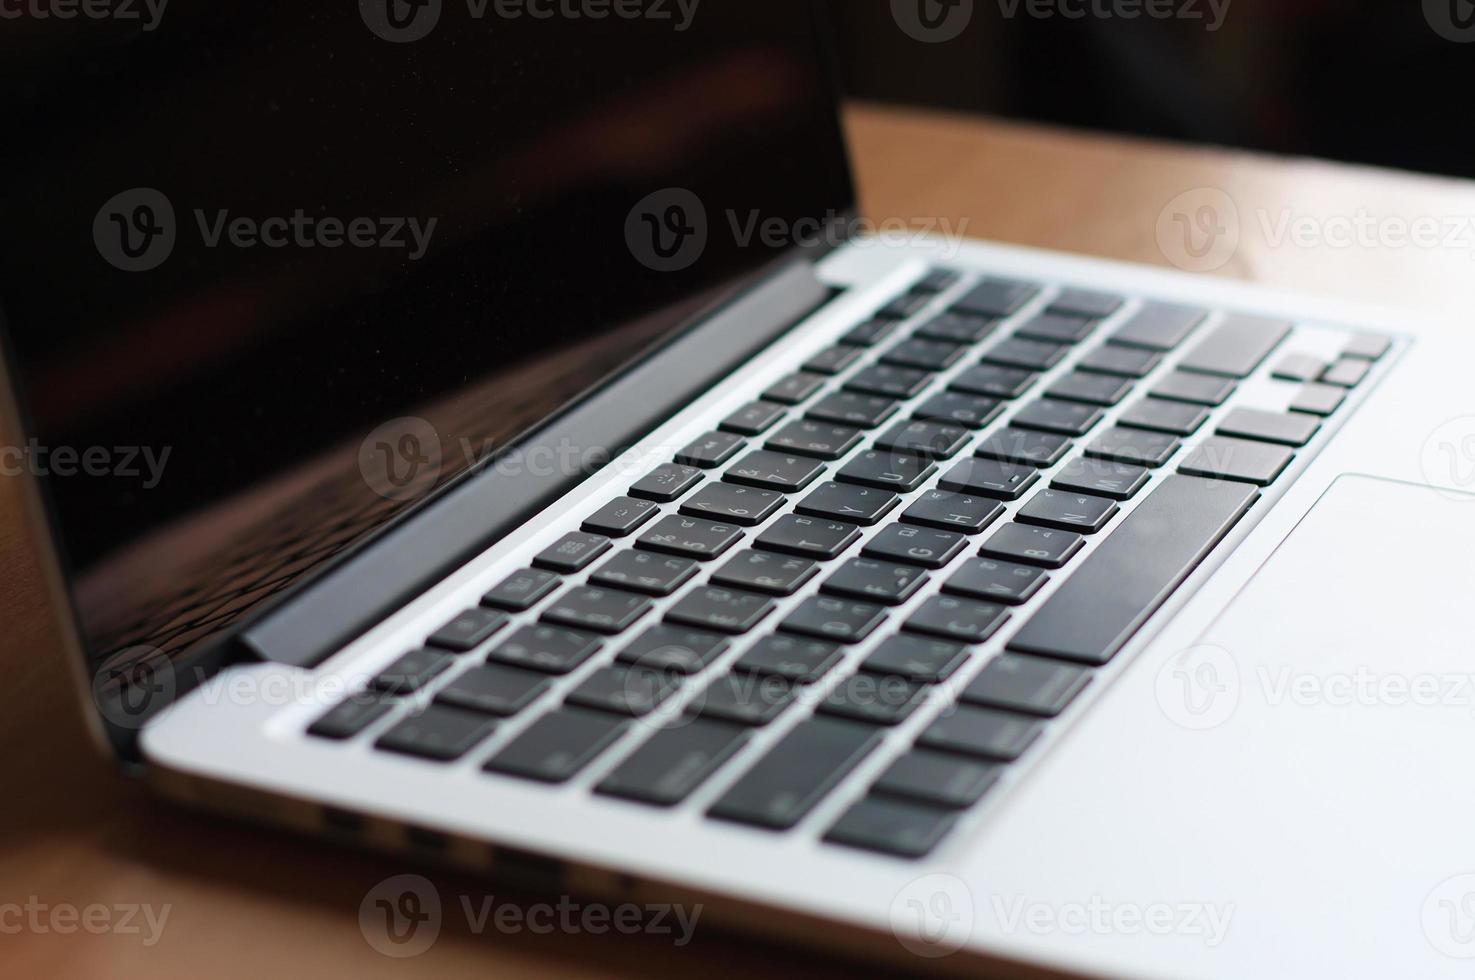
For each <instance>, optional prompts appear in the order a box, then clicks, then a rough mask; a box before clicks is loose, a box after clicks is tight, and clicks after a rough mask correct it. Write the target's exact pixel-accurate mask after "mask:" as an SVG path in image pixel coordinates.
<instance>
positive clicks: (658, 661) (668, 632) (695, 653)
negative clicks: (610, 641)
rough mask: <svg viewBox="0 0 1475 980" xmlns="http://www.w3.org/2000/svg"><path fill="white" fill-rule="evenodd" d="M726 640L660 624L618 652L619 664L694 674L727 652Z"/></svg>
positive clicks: (711, 634) (709, 634)
mask: <svg viewBox="0 0 1475 980" xmlns="http://www.w3.org/2000/svg"><path fill="white" fill-rule="evenodd" d="M727 647H728V642H727V638H726V637H723V636H721V635H719V634H717V633H710V632H708V631H706V630H694V629H687V628H686V627H684V626H672V625H671V624H670V623H662V624H660V625H659V626H652V627H651V628H650V629H648V630H646V631H645V632H644V633H641V634H640V635H639V636H637V637H636V638H635V639H634V640H633V641H631V643H630V645H629V646H627V647H625V649H623V650H621V651H620V655H619V658H618V659H619V661H620V662H621V663H626V664H634V665H635V666H637V667H646V668H649V669H650V670H657V671H663V672H672V671H674V672H675V673H678V674H696V673H700V672H701V671H703V670H705V669H706V668H707V667H708V665H710V664H711V663H712V661H714V660H716V659H717V658H718V657H720V656H722V653H723V652H724V651H725V650H726V649H727Z"/></svg>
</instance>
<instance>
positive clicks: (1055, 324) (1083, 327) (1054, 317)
mask: <svg viewBox="0 0 1475 980" xmlns="http://www.w3.org/2000/svg"><path fill="white" fill-rule="evenodd" d="M1095 329H1096V323H1095V321H1093V320H1089V319H1085V318H1083V317H1078V316H1070V315H1068V314H1064V313H1056V312H1045V313H1041V314H1040V315H1039V316H1037V317H1035V318H1034V319H1032V320H1026V321H1025V322H1024V323H1023V324H1022V325H1021V326H1020V327H1019V329H1018V330H1016V331H1014V332H1015V333H1016V334H1018V335H1019V336H1021V337H1028V338H1029V339H1030V340H1047V341H1049V342H1050V343H1052V344H1079V343H1080V342H1081V341H1083V340H1085V339H1086V338H1087V337H1089V336H1091V333H1092V331H1094V330H1095Z"/></svg>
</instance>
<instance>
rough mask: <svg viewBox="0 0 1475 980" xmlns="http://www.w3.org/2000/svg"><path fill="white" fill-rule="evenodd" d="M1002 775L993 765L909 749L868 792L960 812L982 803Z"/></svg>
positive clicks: (999, 769)
mask: <svg viewBox="0 0 1475 980" xmlns="http://www.w3.org/2000/svg"><path fill="white" fill-rule="evenodd" d="M1003 771H1004V767H1003V766H1002V765H1000V764H998V763H997V762H983V761H979V760H974V759H964V758H963V757H961V756H953V755H945V754H943V753H941V752H928V751H927V750H926V749H913V750H912V751H910V752H908V753H907V754H906V755H904V756H902V757H901V758H900V759H897V760H896V761H895V762H893V763H892V764H891V768H890V769H887V770H886V771H885V772H884V773H882V774H881V778H880V779H878V780H876V783H875V785H874V786H872V787H871V792H872V793H878V794H883V795H885V796H903V797H907V798H909V799H914V800H920V801H921V802H923V803H932V804H934V805H936V806H943V807H950V808H952V809H955V810H962V809H965V808H967V807H970V806H972V805H973V804H975V803H977V802H978V801H979V800H981V799H983V794H984V793H987V792H988V791H989V789H990V788H991V787H992V786H993V785H994V783H996V782H998V779H999V776H1000V774H1002V773H1003Z"/></svg>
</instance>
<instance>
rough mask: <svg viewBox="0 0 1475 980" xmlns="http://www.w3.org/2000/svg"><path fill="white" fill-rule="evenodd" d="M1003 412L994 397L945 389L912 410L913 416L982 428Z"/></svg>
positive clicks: (971, 427) (1002, 408) (1001, 406)
mask: <svg viewBox="0 0 1475 980" xmlns="http://www.w3.org/2000/svg"><path fill="white" fill-rule="evenodd" d="M1002 414H1004V406H1003V405H1002V404H1000V403H999V402H998V401H997V400H995V399H993V398H984V397H983V396H981V395H965V394H963V393H962V392H961V391H944V392H940V393H939V394H936V395H933V396H932V397H931V398H929V399H927V400H926V401H925V402H923V403H922V404H921V405H919V406H918V407H917V409H916V411H914V412H912V417H913V418H919V419H933V420H936V421H939V422H952V423H955V424H957V425H964V426H967V427H968V428H970V429H981V428H983V427H984V426H986V425H988V424H989V423H990V422H992V421H993V420H994V419H996V418H998V417H999V416H1000V415H1002Z"/></svg>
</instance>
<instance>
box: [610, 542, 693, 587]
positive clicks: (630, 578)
mask: <svg viewBox="0 0 1475 980" xmlns="http://www.w3.org/2000/svg"><path fill="white" fill-rule="evenodd" d="M698 567H699V566H698V565H697V563H696V562H694V561H692V560H691V559H690V558H671V557H667V556H666V555H657V554H654V553H652V552H649V551H621V552H620V553H619V554H617V555H615V556H614V557H613V558H611V559H610V560H609V561H607V562H605V563H604V564H603V565H601V566H599V567H598V568H597V569H595V570H594V574H592V575H590V576H589V581H590V583H592V584H595V585H609V586H613V587H614V588H617V589H629V590H630V591H631V592H644V593H645V594H646V595H654V596H663V595H670V594H671V593H673V592H675V591H676V590H677V589H679V588H681V586H683V585H685V584H686V582H687V581H688V580H689V579H690V578H691V577H692V576H694V575H695V574H696V573H697V568H698Z"/></svg>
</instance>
